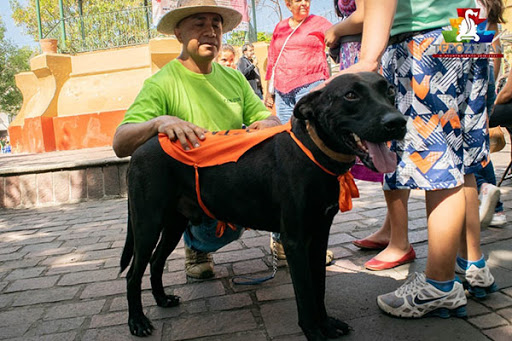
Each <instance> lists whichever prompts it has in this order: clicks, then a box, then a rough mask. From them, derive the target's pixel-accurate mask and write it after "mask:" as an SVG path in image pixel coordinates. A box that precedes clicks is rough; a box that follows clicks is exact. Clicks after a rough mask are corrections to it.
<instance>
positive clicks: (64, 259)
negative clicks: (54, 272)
mask: <svg viewBox="0 0 512 341" xmlns="http://www.w3.org/2000/svg"><path fill="white" fill-rule="evenodd" d="M84 257H85V254H80V253H76V252H72V253H67V254H64V255H57V256H51V257H47V258H45V259H44V260H43V261H41V262H40V263H39V265H56V264H69V263H74V262H80V261H83V260H84V259H83V258H84Z"/></svg>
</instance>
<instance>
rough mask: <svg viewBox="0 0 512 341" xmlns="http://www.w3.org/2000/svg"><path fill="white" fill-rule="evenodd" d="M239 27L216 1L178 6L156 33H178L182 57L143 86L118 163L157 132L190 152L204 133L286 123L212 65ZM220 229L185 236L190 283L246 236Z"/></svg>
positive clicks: (236, 78)
mask: <svg viewBox="0 0 512 341" xmlns="http://www.w3.org/2000/svg"><path fill="white" fill-rule="evenodd" d="M241 20H242V15H241V14H240V13H239V12H238V11H236V10H234V9H232V8H229V7H224V6H218V5H217V3H216V2H215V1H214V0H202V1H201V0H180V1H178V5H177V8H176V9H175V10H172V11H170V12H168V13H167V14H165V15H164V16H163V17H162V19H161V20H160V22H159V23H158V26H157V30H158V31H159V32H160V33H164V34H174V35H175V36H176V38H177V39H178V41H179V42H180V43H181V44H182V50H181V54H180V55H179V56H178V57H177V59H175V60H173V61H171V62H169V63H168V64H167V65H165V66H164V67H163V68H162V69H161V70H160V71H159V72H157V73H156V74H154V75H153V76H152V77H150V78H148V79H147V80H146V81H145V82H144V86H143V87H142V90H141V91H140V93H139V95H138V96H137V98H136V99H135V102H134V103H133V104H132V105H131V106H130V108H129V109H128V110H127V112H126V114H125V117H124V120H123V121H122V122H121V124H120V125H119V127H118V128H117V130H116V133H115V136H114V140H113V148H114V151H115V153H116V154H117V156H119V157H125V156H129V155H132V153H133V152H134V151H135V150H136V149H137V147H139V146H140V145H142V144H143V143H144V142H145V141H147V140H148V139H149V138H151V137H152V136H154V135H156V134H158V133H165V134H167V135H168V136H169V137H170V138H171V139H173V140H175V139H178V140H179V141H180V143H181V144H182V145H183V148H184V149H189V148H190V147H189V144H188V143H189V142H190V145H191V146H194V147H197V146H199V144H200V143H201V140H203V139H204V135H203V133H204V132H205V131H218V130H228V129H240V128H241V127H242V124H245V125H246V126H248V127H249V128H250V129H264V128H268V127H272V126H276V125H278V124H280V123H281V122H280V121H279V119H278V118H277V117H275V116H271V115H270V113H269V112H268V111H267V109H266V108H265V106H264V105H263V103H262V102H261V101H260V99H259V98H258V97H257V96H256V95H255V94H254V92H253V90H252V88H251V86H250V85H249V83H248V82H247V80H246V79H245V77H244V76H243V75H242V74H241V73H240V72H238V71H236V70H233V69H228V68H225V67H222V66H221V65H219V64H217V63H213V60H214V59H215V57H216V56H217V54H218V52H219V48H220V47H221V38H222V34H223V33H226V32H229V31H231V30H232V29H233V28H235V27H236V26H237V25H238V24H239V23H240V21H241ZM216 226H217V222H216V221H214V220H211V219H205V220H204V221H203V223H202V224H201V225H199V226H192V225H189V227H188V228H187V230H186V231H185V234H184V240H185V254H186V261H185V271H186V273H187V275H188V276H190V277H193V278H200V279H203V278H209V277H212V276H213V275H214V273H213V261H212V257H211V255H210V254H209V253H210V252H213V251H216V250H218V249H219V248H221V247H222V246H224V245H226V244H228V243H229V242H231V241H233V240H236V239H238V238H239V237H240V235H241V233H242V231H241V230H242V229H237V231H232V230H231V229H226V231H225V233H224V235H223V236H222V237H220V238H217V237H216V236H215V229H216Z"/></svg>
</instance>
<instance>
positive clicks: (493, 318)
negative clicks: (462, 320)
mask: <svg viewBox="0 0 512 341" xmlns="http://www.w3.org/2000/svg"><path fill="white" fill-rule="evenodd" d="M468 321H469V323H471V324H473V325H475V326H476V327H478V328H483V329H487V328H494V327H499V326H503V325H507V320H505V319H504V318H503V317H501V316H499V315H498V314H496V313H490V314H485V315H481V316H477V317H473V318H470V319H469V320H468Z"/></svg>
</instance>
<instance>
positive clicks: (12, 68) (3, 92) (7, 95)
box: [0, 17, 33, 116]
mask: <svg viewBox="0 0 512 341" xmlns="http://www.w3.org/2000/svg"><path fill="white" fill-rule="evenodd" d="M5 30H6V28H5V26H4V24H3V21H2V18H1V17H0V111H2V112H6V113H8V114H9V115H11V116H12V115H15V114H16V113H17V112H18V111H19V110H20V108H21V105H22V103H23V96H22V95H21V92H20V91H19V90H18V88H17V87H16V83H15V80H14V75H16V74H18V73H20V72H22V71H27V70H29V69H30V67H29V58H30V56H31V55H32V53H33V51H32V50H31V49H30V48H28V47H22V48H19V47H17V46H15V45H14V44H13V43H12V42H11V41H9V40H8V39H7V38H6V37H5Z"/></svg>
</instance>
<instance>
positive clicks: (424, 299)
mask: <svg viewBox="0 0 512 341" xmlns="http://www.w3.org/2000/svg"><path fill="white" fill-rule="evenodd" d="M377 304H378V305H379V308H380V309H382V310H383V311H384V312H386V313H388V314H390V315H393V316H396V317H408V318H419V317H424V316H439V317H442V318H448V317H450V316H452V315H453V316H457V317H465V316H466V315H467V314H466V304H467V299H466V295H465V294H464V288H463V287H462V284H461V283H459V282H457V281H455V283H454V284H453V288H452V290H450V291H448V292H444V291H442V290H439V289H437V288H436V287H435V286H433V285H432V284H430V283H428V282H427V279H426V277H425V274H423V273H418V272H416V273H414V274H413V275H412V276H411V277H409V278H408V279H407V281H406V282H405V283H404V284H403V285H402V286H401V287H399V288H398V289H396V290H395V291H393V292H390V293H388V294H385V295H380V296H378V297H377Z"/></svg>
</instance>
